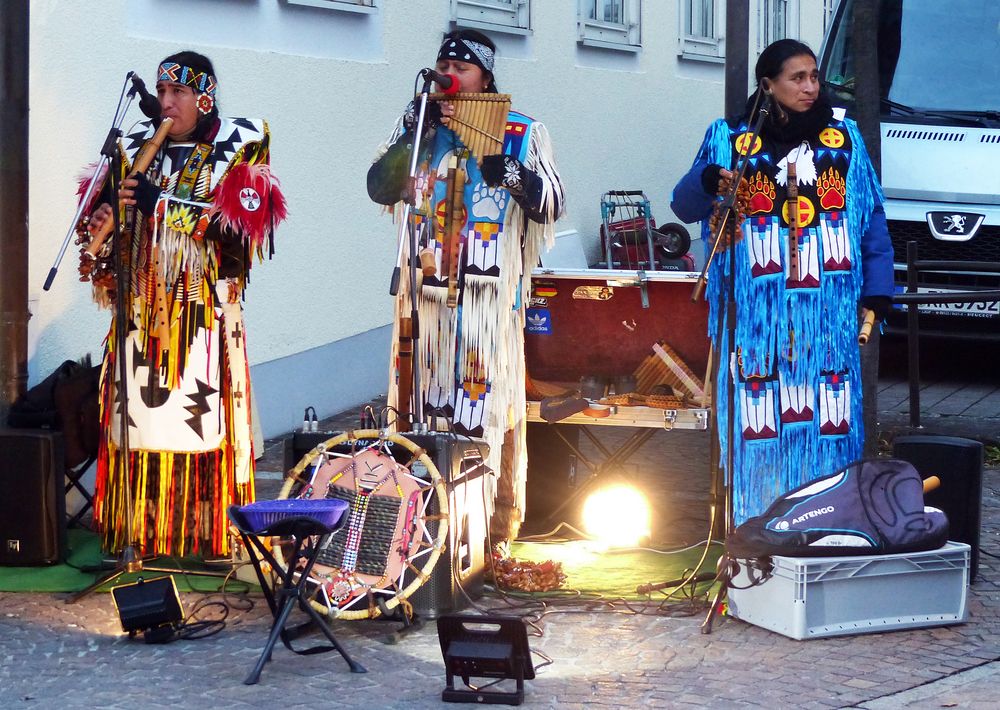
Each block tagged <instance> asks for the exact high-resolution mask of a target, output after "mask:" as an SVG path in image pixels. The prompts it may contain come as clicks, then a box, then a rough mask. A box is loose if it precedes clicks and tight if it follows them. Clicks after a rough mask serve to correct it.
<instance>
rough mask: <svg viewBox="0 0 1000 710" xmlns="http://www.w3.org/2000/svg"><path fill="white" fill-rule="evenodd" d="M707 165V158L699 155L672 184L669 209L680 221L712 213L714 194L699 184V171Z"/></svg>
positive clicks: (704, 216) (701, 218)
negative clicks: (673, 184)
mask: <svg viewBox="0 0 1000 710" xmlns="http://www.w3.org/2000/svg"><path fill="white" fill-rule="evenodd" d="M708 165H709V163H708V160H706V159H703V158H700V157H699V158H698V159H697V160H695V161H694V165H692V166H691V169H690V170H688V171H687V174H686V175H684V177H682V178H681V179H680V181H679V182H678V183H677V184H676V185H675V186H674V192H673V196H672V197H671V199H670V209H672V210H673V211H674V214H675V215H677V217H678V218H679V219H680V220H681V221H682V222H687V223H689V224H690V223H692V222H699V221H701V220H703V219H705V218H706V217H708V216H709V215H710V214H711V213H712V206H713V204H714V202H715V197H716V196H715V195H711V194H709V193H707V192H705V188H704V187H702V184H701V173H702V172H703V171H704V170H705V168H707V167H708Z"/></svg>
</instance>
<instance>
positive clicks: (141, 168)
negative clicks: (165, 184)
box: [85, 118, 174, 258]
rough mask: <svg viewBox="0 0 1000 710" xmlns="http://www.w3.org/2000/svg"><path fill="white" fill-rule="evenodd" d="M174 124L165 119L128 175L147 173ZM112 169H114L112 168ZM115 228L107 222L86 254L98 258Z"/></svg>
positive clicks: (97, 232) (113, 224)
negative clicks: (98, 253)
mask: <svg viewBox="0 0 1000 710" xmlns="http://www.w3.org/2000/svg"><path fill="white" fill-rule="evenodd" d="M173 124H174V120H173V119H172V118H164V119H163V121H162V122H161V123H160V127H159V128H157V129H156V133H154V134H153V137H152V138H150V139H149V140H148V141H146V142H145V143H144V144H143V146H142V148H140V149H139V153H138V155H136V156H135V162H134V163H133V164H132V171H131V172H130V173H129V174H128V176H129V177H132V176H133V175H135V174H136V173H144V172H146V170H147V168H149V164H150V163H152V162H153V158H154V157H155V156H156V154H157V153H158V152H159V151H160V147H161V146H162V145H163V141H165V140H166V139H167V133H169V132H170V127H171V126H173ZM112 169H114V168H113V167H112ZM114 228H115V222H114V220H113V219H109V220H107V221H106V222H105V223H104V224H103V225H102V226H101V228H100V229H99V230H97V231H96V232H94V233H93V234H92V235H91V236H90V244H89V245H87V249H86V251H85V253H86V254H87V255H88V256H90V257H91V258H96V257H97V252H99V251H100V250H101V247H102V246H104V242H105V240H106V239H107V238H108V235H109V234H111V230H112V229H114Z"/></svg>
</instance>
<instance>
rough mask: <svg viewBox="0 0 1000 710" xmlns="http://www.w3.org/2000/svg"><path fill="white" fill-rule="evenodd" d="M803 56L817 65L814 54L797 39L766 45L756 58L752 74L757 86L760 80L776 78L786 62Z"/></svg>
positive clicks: (806, 45) (781, 40)
mask: <svg viewBox="0 0 1000 710" xmlns="http://www.w3.org/2000/svg"><path fill="white" fill-rule="evenodd" d="M803 55H806V56H809V57H812V59H813V61H814V62H816V63H817V64H819V62H818V61H817V60H816V53H815V52H813V51H812V49H810V47H809V45H808V44H806V43H805V42H799V41H798V40H797V39H787V38H786V39H779V40H777V41H776V42H772V43H771V44H769V45H767V47H765V48H764V51H763V52H761V53H760V56H759V57H758V58H757V65H756V66H755V67H754V71H753V73H754V76H755V77H756V78H757V84H758V85H759V84H760V80H761V79H763V78H765V77H766V78H768V79H774V78H777V76H778V74H780V73H781V69H782V67H784V65H785V62H786V61H787V60H789V59H791V58H792V57H800V56H803Z"/></svg>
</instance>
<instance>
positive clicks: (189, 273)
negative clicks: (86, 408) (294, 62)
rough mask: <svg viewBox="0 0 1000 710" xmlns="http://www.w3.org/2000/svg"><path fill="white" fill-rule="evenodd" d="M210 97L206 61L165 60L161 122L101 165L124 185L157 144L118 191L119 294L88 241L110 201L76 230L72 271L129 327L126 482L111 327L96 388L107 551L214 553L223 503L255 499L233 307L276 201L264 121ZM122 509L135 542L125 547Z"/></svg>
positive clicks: (277, 209)
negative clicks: (226, 111)
mask: <svg viewBox="0 0 1000 710" xmlns="http://www.w3.org/2000/svg"><path fill="white" fill-rule="evenodd" d="M217 89H218V82H217V80H216V77H215V70H214V68H213V66H212V63H211V61H209V59H208V58H207V57H204V56H202V55H200V54H197V53H195V52H180V53H178V54H174V55H172V56H170V57H167V58H166V59H164V60H163V62H161V64H160V65H159V68H158V70H157V82H156V92H157V96H158V97H159V102H160V108H161V115H160V117H159V118H157V119H154V120H152V121H144V122H141V123H138V124H136V125H135V126H134V127H133V128H132V129H131V130H130V131H129V132H128V133H127V135H126V136H125V138H124V140H123V141H122V145H121V147H120V149H121V156H122V164H121V165H119V166H113V169H117V170H119V171H120V174H121V175H123V176H125V175H128V174H129V173H131V172H132V171H133V169H134V167H135V164H136V163H139V165H140V166H141V164H142V163H141V162H140V160H142V159H137V154H138V153H140V149H141V148H142V146H143V145H144V144H146V143H147V141H150V139H151V138H153V137H154V135H155V137H156V138H157V139H160V138H161V137H162V134H163V133H166V136H165V139H164V140H163V143H162V147H161V148H160V149H159V150H156V151H155V153H154V154H153V155H152V159H151V161H149V166H148V168H146V169H145V170H140V171H139V172H138V173H136V174H134V175H132V176H130V177H128V178H127V179H125V180H124V181H123V183H122V189H121V191H120V206H121V211H120V217H121V221H122V225H123V235H124V236H123V238H122V239H121V242H120V244H121V249H122V256H123V263H124V264H126V267H125V268H127V269H128V270H129V274H128V275H127V278H128V283H129V284H130V286H131V287H130V289H129V293H128V294H127V295H125V296H124V298H121V299H117V300H116V298H115V294H114V289H115V278H114V272H113V270H114V259H113V253H112V247H113V246H114V245H113V240H112V239H111V238H108V239H107V240H106V241H105V242H104V243H103V245H101V246H100V247H98V245H97V241H98V239H99V236H100V235H102V234H104V233H105V231H106V230H107V229H108V225H109V223H110V222H112V221H113V218H112V208H111V206H110V205H109V204H108V203H107V202H106V201H102V198H100V197H98V198H97V199H95V200H94V204H93V205H91V206H89V208H88V212H89V213H90V214H89V216H87V217H85V218H84V219H83V220H82V223H81V228H80V235H81V240H80V241H81V244H83V245H84V247H85V251H84V253H83V254H82V255H81V274H82V275H83V277H84V279H85V280H86V279H88V278H89V279H90V280H91V281H92V282H93V288H94V296H95V300H97V301H98V303H100V304H101V305H103V306H105V307H108V308H111V309H112V310H113V311H114V310H116V308H117V304H118V303H122V304H124V305H123V306H121V307H122V308H123V310H124V311H125V313H126V314H127V315H126V317H127V318H128V324H127V336H126V339H127V342H126V343H125V348H126V359H127V367H126V372H125V376H126V377H127V378H128V379H127V394H128V397H127V405H128V406H127V413H128V430H127V435H128V445H129V462H130V463H129V474H130V482H129V483H128V484H127V483H126V481H124V480H123V477H122V467H121V458H120V457H121V450H120V449H121V446H120V417H121V416H122V407H121V403H120V402H119V398H118V396H117V390H118V389H119V388H118V386H117V385H118V382H119V377H120V372H119V368H118V366H117V362H118V361H117V358H116V355H115V351H116V348H117V347H118V344H117V343H116V342H115V328H114V324H112V328H111V334H110V335H109V336H108V340H107V352H106V354H105V359H104V370H103V376H102V384H101V400H102V402H101V403H102V407H101V425H102V437H101V446H100V452H99V456H98V470H97V485H96V502H95V506H94V510H95V522H96V524H97V526H98V527H99V528H100V530H101V532H102V534H103V542H104V547H105V548H106V549H107V550H109V551H114V552H116V551H118V550H120V549H122V548H123V547H125V546H126V545H128V544H130V543H136V544H138V546H139V548H140V550H139V551H140V552H142V553H151V554H170V555H175V556H181V555H186V554H196V555H203V556H215V555H222V554H226V553H227V552H228V548H229V540H228V534H227V530H228V524H227V520H226V508H227V506H229V505H230V504H232V503H237V504H244V503H248V502H251V501H252V500H253V498H254V482H253V468H254V456H253V444H252V435H251V421H250V401H249V368H248V364H247V358H246V352H245V351H246V340H245V335H244V331H243V325H242V315H241V306H240V300H241V298H242V295H243V290H244V287H245V286H246V280H247V275H248V273H249V270H250V266H251V263H252V261H253V260H254V258H255V257H256V258H257V259H258V260H260V259H262V258H263V255H264V253H265V252H266V253H267V254H268V256H270V255H271V254H272V253H273V250H274V249H273V238H274V227H275V225H276V224H277V223H278V222H280V221H281V220H283V219H284V217H285V200H284V197H283V196H282V194H281V192H280V190H279V189H278V183H277V180H276V179H275V178H274V177H273V176H272V175H271V172H270V167H269V160H270V158H269V143H270V134H269V132H268V127H267V123H266V122H265V121H262V120H260V119H248V118H220V117H219V106H218V102H217V100H216V92H217ZM168 119H169V120H168ZM161 126H168V128H167V129H166V130H165V131H164V130H162V128H161V130H159V131H158V130H157V129H158V127H161ZM142 162H145V161H144V160H143V161H142ZM107 199H108V198H107V196H105V197H104V198H103V200H107ZM85 214H87V213H86V212H85ZM130 224H131V228H130V229H129V228H128V225H130ZM88 251H89V253H91V254H94V255H95V256H94V257H91V256H89V255H88V253H87V252H88ZM114 315H115V317H118V315H119V314H118V313H117V312H116V313H115V314H114ZM125 485H130V488H131V500H132V509H131V510H128V509H127V504H126V497H125V493H124V486H125ZM130 514H131V515H133V520H134V523H133V525H134V528H133V540H127V539H126V534H127V526H126V523H125V516H126V515H130Z"/></svg>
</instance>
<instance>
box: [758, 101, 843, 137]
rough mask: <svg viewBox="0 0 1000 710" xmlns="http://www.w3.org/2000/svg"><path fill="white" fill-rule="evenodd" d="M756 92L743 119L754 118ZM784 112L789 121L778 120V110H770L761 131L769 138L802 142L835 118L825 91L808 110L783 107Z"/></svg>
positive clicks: (814, 135) (813, 135)
mask: <svg viewBox="0 0 1000 710" xmlns="http://www.w3.org/2000/svg"><path fill="white" fill-rule="evenodd" d="M756 98H757V97H756V94H751V95H750V98H749V99H747V105H746V111H745V112H744V114H743V119H744V120H745V121H747V122H748V123H749V122H750V120H751V119H752V118H753V116H751V115H750V114H751V112H752V111H753V107H754V101H755V99H756ZM782 108H783V109H784V110H783V113H784V114H785V116H787V117H788V120H787V122H782V121H779V120H778V112H777V111H774V110H773V109H772V110H771V111H769V112H768V114H767V118H765V119H764V124H763V125H762V126H761V129H760V132H761V133H762V134H763V136H764V137H765V138H767V139H769V140H772V141H775V142H777V143H782V144H786V143H801V142H802V141H803V140H809V139H812V138H815V137H816V136H817V135H819V132H820V131H822V130H823V129H824V128H826V126H827V125H828V124H829V123H830V119H832V118H833V106H832V105H831V104H830V99H829V98H828V97H827V96H826V94H824V93H820V95H819V96H818V97H817V98H816V102H815V103H814V104H813V105H812V106H811V107H810V108H809V109H808V110H806V111H791V110H789V109H786V108H784V107H782Z"/></svg>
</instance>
